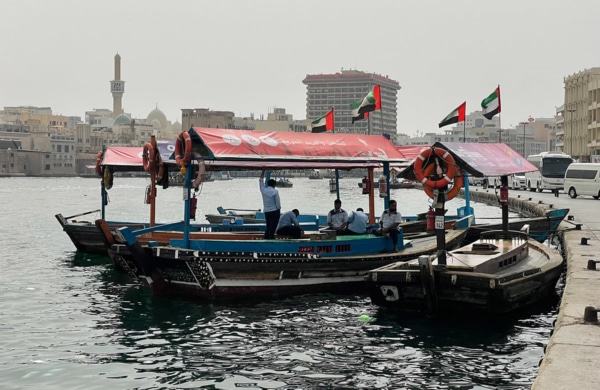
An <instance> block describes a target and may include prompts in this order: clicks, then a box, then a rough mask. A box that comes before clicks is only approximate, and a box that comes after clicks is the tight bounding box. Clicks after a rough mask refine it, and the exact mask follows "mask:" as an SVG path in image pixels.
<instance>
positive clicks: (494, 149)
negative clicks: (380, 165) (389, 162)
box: [400, 142, 537, 179]
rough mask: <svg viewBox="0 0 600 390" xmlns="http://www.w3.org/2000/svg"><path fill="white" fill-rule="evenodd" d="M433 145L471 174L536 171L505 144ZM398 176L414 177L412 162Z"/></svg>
mask: <svg viewBox="0 0 600 390" xmlns="http://www.w3.org/2000/svg"><path fill="white" fill-rule="evenodd" d="M433 146H434V147H440V148H443V149H446V150H447V151H449V152H450V154H452V156H453V157H454V160H455V161H456V163H457V164H458V166H459V167H460V168H461V169H462V170H464V171H466V172H467V173H469V174H470V175H472V176H478V177H482V176H505V175H506V176H508V175H513V174H517V173H524V172H532V171H537V168H536V167H535V166H534V165H533V164H531V163H530V162H529V161H527V160H526V159H525V158H523V157H522V156H521V155H520V154H519V153H517V152H515V151H514V150H513V149H511V148H510V147H509V146H508V145H506V144H483V143H459V142H444V143H442V142H436V143H435V144H434V145H433ZM400 176H402V177H405V178H409V179H414V171H413V164H411V165H410V166H409V167H408V168H406V169H405V170H403V171H402V172H400Z"/></svg>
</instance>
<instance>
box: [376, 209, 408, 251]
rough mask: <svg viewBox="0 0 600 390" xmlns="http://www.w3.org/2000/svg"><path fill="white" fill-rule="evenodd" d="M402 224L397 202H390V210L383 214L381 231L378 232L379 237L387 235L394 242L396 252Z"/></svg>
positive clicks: (380, 222) (380, 221)
mask: <svg viewBox="0 0 600 390" xmlns="http://www.w3.org/2000/svg"><path fill="white" fill-rule="evenodd" d="M400 223H402V215H400V213H399V212H398V210H397V204H396V201H395V200H390V208H389V209H388V210H385V211H384V212H383V214H381V219H380V220H379V224H380V225H381V229H380V230H378V231H377V233H376V234H378V235H382V236H383V235H385V234H387V235H388V236H389V237H390V239H391V240H392V245H393V250H394V251H395V250H396V245H397V244H398V225H400Z"/></svg>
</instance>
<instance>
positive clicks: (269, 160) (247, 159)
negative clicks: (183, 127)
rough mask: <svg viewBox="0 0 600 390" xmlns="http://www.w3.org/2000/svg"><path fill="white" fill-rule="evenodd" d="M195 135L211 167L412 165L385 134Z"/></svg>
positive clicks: (201, 131) (197, 150) (204, 131)
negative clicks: (386, 163)
mask: <svg viewBox="0 0 600 390" xmlns="http://www.w3.org/2000/svg"><path fill="white" fill-rule="evenodd" d="M192 130H193V132H195V133H196V134H193V132H192ZM190 133H191V138H192V142H193V143H194V147H193V149H194V157H195V158H196V159H203V160H204V163H205V164H206V165H207V167H208V168H210V169H220V168H227V169H232V168H238V169H257V168H258V169H265V168H267V169H268V168H302V169H310V168H338V169H352V168H365V167H379V166H381V164H382V163H385V162H388V163H397V164H400V163H404V164H406V163H408V161H407V159H406V158H404V156H403V155H402V154H401V153H400V152H399V151H398V150H397V149H396V147H395V146H394V145H393V144H392V142H391V141H390V140H388V139H387V138H385V137H383V136H381V135H363V134H332V133H305V132H291V131H250V130H233V129H209V128H198V127H195V128H193V129H190ZM196 135H197V136H196Z"/></svg>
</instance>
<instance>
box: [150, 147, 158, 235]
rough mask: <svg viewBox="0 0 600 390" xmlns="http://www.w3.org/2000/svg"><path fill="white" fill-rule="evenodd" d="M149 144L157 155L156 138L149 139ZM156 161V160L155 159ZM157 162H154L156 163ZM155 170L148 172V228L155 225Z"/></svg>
mask: <svg viewBox="0 0 600 390" xmlns="http://www.w3.org/2000/svg"><path fill="white" fill-rule="evenodd" d="M150 143H151V144H152V147H153V148H154V153H158V146H157V144H156V137H155V136H151V137H150ZM156 160H158V159H156ZM156 162H157V161H155V163H156ZM156 168H158V167H154V169H152V172H150V226H154V224H155V223H156Z"/></svg>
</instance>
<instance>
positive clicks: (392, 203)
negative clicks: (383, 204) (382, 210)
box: [390, 199, 397, 211]
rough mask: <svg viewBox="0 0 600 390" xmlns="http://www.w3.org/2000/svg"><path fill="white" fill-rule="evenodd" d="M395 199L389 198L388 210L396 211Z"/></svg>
mask: <svg viewBox="0 0 600 390" xmlns="http://www.w3.org/2000/svg"><path fill="white" fill-rule="evenodd" d="M396 206H397V205H396V201H395V200H393V199H392V200H390V211H396Z"/></svg>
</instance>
